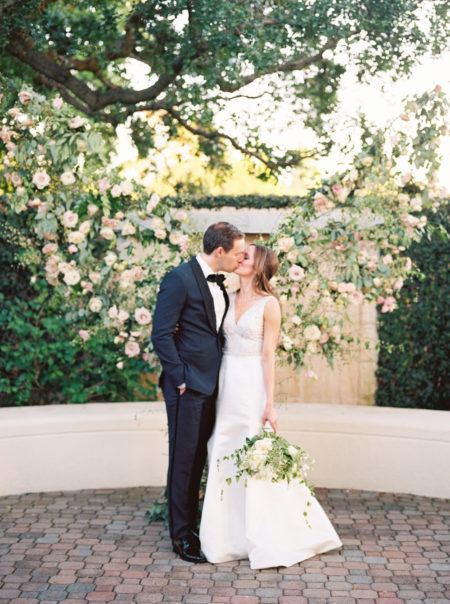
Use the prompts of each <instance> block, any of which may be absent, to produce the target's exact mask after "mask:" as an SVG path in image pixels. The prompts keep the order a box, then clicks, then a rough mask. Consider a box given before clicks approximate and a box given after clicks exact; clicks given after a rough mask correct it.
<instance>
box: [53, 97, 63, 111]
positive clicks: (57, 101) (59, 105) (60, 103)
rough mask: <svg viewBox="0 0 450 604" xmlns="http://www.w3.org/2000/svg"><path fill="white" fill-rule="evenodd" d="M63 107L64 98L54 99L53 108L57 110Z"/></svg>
mask: <svg viewBox="0 0 450 604" xmlns="http://www.w3.org/2000/svg"><path fill="white" fill-rule="evenodd" d="M63 105H64V101H63V100H62V98H61V97H60V96H57V97H55V98H54V99H53V107H54V108H55V109H61V108H62V106H63Z"/></svg>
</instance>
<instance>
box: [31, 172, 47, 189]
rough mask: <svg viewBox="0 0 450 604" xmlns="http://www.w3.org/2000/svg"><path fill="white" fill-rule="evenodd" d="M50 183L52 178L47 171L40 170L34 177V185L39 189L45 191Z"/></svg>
mask: <svg viewBox="0 0 450 604" xmlns="http://www.w3.org/2000/svg"><path fill="white" fill-rule="evenodd" d="M49 183H50V176H49V175H48V174H47V172H45V170H38V171H37V172H36V173H35V175H34V176H33V184H34V186H35V187H36V188H37V189H45V187H47V186H48V185H49Z"/></svg>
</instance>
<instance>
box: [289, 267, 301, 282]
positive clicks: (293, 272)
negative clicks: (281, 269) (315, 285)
mask: <svg viewBox="0 0 450 604" xmlns="http://www.w3.org/2000/svg"><path fill="white" fill-rule="evenodd" d="M288 275H289V278H290V279H292V281H301V280H302V279H303V278H304V276H305V271H304V269H303V268H302V267H301V266H298V264H293V265H292V266H291V267H290V268H289V271H288Z"/></svg>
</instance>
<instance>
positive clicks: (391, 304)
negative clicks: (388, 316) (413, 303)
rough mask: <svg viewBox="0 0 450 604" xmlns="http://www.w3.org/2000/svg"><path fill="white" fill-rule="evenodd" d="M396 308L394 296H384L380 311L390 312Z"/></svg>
mask: <svg viewBox="0 0 450 604" xmlns="http://www.w3.org/2000/svg"><path fill="white" fill-rule="evenodd" d="M396 308H397V303H396V302H395V298H393V297H392V296H387V298H385V300H384V303H383V306H382V307H381V312H382V313H386V312H392V311H393V310H395V309H396Z"/></svg>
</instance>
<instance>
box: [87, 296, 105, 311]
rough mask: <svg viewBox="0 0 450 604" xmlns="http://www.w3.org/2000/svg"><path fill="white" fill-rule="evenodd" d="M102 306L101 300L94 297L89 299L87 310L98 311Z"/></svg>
mask: <svg viewBox="0 0 450 604" xmlns="http://www.w3.org/2000/svg"><path fill="white" fill-rule="evenodd" d="M102 306H103V302H102V301H101V300H100V298H95V297H94V298H91V299H90V300H89V310H91V311H92V312H99V311H100V309H101V308H102Z"/></svg>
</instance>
